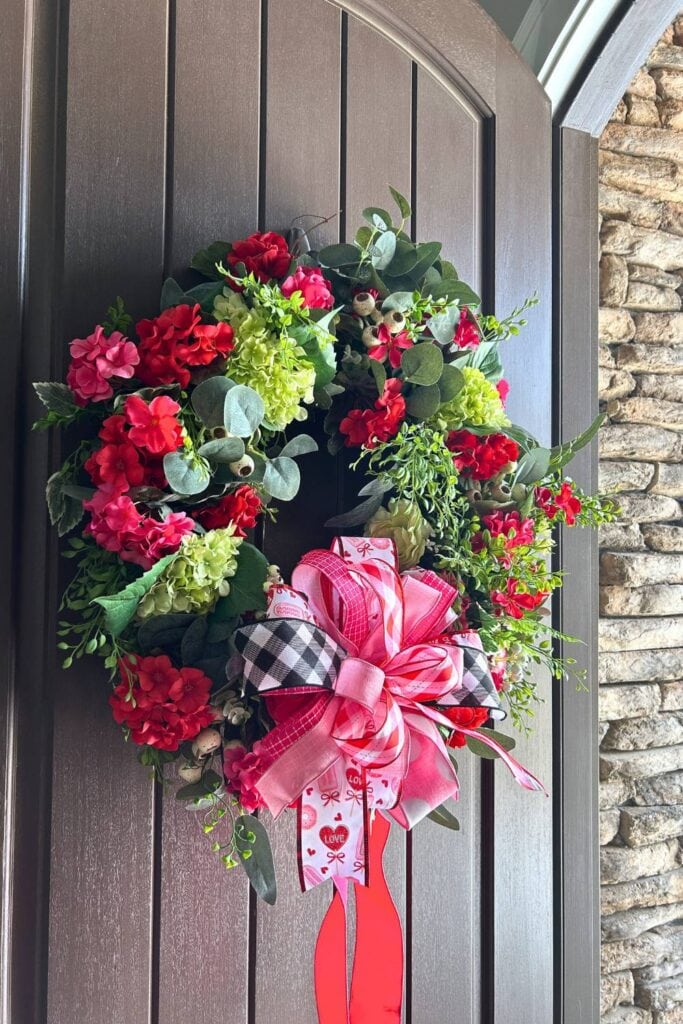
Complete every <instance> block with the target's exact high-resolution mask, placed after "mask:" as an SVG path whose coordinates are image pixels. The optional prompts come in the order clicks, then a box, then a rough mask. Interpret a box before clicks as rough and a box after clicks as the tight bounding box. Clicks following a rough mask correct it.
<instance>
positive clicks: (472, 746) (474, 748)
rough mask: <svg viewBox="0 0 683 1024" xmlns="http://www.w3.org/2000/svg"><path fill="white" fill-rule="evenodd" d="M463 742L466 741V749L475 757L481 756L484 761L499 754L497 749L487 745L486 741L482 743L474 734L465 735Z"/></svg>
mask: <svg viewBox="0 0 683 1024" xmlns="http://www.w3.org/2000/svg"><path fill="white" fill-rule="evenodd" d="M465 742H466V743H467V749H468V750H470V751H471V752H472V753H473V754H476V756H477V757H483V758H484V760H486V761H495V759H496V758H497V757H500V754H499V753H498V751H497V750H494V749H493V748H492V747H489V746H487V744H486V743H482V741H481V740H478V739H476V737H474V736H466V737H465Z"/></svg>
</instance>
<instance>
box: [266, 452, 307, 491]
mask: <svg viewBox="0 0 683 1024" xmlns="http://www.w3.org/2000/svg"><path fill="white" fill-rule="evenodd" d="M300 485H301V474H300V473H299V467H298V466H297V464H296V462H295V461H294V459H290V458H287V457H286V456H285V457H283V456H282V455H278V456H277V458H275V459H270V461H269V462H267V463H266V468H265V472H264V474H263V487H264V489H265V490H266V491H267V492H268V494H270V496H271V497H272V498H278V499H279V500H280V501H291V500H292V498H294V497H296V495H297V493H298V491H299V487H300Z"/></svg>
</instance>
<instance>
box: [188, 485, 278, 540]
mask: <svg viewBox="0 0 683 1024" xmlns="http://www.w3.org/2000/svg"><path fill="white" fill-rule="evenodd" d="M262 508H263V505H262V503H261V499H260V497H259V496H258V494H257V493H256V491H255V490H254V488H253V487H250V486H249V484H243V485H242V487H238V488H237V490H236V491H232V492H231V493H230V494H226V495H225V496H224V497H223V498H221V500H220V501H219V502H218V504H217V505H209V506H208V507H204V508H201V509H198V510H197V511H196V512H194V513H193V518H194V519H195V520H196V521H197V522H198V523H201V525H202V526H203V527H204V529H205V530H218V529H220V528H221V527H223V526H228V525H229V524H230V523H233V524H234V526H235V528H236V529H235V536H236V537H246V535H247V534H246V531H247V530H251V529H252V528H253V527H254V526H256V520H257V518H258V516H259V515H260V514H261V510H262Z"/></svg>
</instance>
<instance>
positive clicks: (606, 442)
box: [598, 350, 683, 462]
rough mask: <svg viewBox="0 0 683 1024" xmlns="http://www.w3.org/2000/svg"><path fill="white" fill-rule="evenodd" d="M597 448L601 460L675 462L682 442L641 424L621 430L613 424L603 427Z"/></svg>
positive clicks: (667, 432) (670, 432)
mask: <svg viewBox="0 0 683 1024" xmlns="http://www.w3.org/2000/svg"><path fill="white" fill-rule="evenodd" d="M620 351H621V350H620ZM682 365H683V364H682ZM598 444H599V449H600V458H602V459H637V460H638V461H639V462H641V461H648V460H651V461H653V462H658V461H659V462H679V461H680V460H681V456H682V454H683V441H682V440H681V436H680V435H679V434H677V433H676V432H675V431H673V430H665V429H664V428H663V427H652V426H647V425H645V424H629V425H628V426H624V425H622V424H619V423H616V424H614V425H610V426H607V427H603V428H602V429H601V430H600V433H599V436H598Z"/></svg>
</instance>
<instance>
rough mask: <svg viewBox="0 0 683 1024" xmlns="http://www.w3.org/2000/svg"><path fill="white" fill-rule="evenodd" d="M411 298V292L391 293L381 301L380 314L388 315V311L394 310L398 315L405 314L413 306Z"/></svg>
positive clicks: (412, 294)
mask: <svg viewBox="0 0 683 1024" xmlns="http://www.w3.org/2000/svg"><path fill="white" fill-rule="evenodd" d="M413 296H414V293H413V292H392V293H391V295H387V297H386V299H383V300H382V312H383V313H388V312H389V311H390V310H392V309H396V310H398V312H399V313H405V311H406V310H407V309H410V307H411V306H412V305H413V302H414V298H413Z"/></svg>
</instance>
